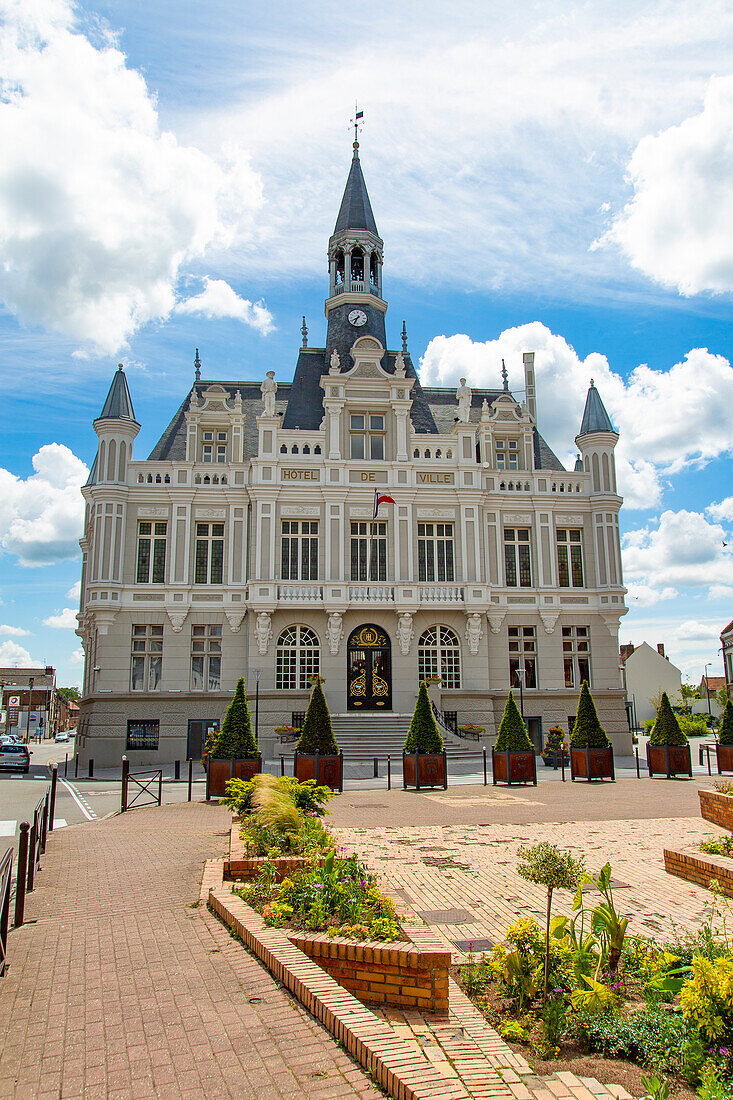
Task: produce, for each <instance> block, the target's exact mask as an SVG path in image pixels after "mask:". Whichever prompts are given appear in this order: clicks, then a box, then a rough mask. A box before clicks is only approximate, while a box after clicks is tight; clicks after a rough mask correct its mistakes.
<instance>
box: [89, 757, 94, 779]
mask: <svg viewBox="0 0 733 1100" xmlns="http://www.w3.org/2000/svg"><path fill="white" fill-rule="evenodd" d="M89 778H90V779H93V778H94V760H93V759H92V757H91V756H90V757H89Z"/></svg>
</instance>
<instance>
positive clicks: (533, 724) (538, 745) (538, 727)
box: [527, 718, 543, 753]
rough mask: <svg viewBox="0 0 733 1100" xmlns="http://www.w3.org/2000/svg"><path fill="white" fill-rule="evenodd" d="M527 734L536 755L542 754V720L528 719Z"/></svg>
mask: <svg viewBox="0 0 733 1100" xmlns="http://www.w3.org/2000/svg"><path fill="white" fill-rule="evenodd" d="M527 733H528V734H529V739H530V741H531V742H532V746H533V748H534V751H535V753H541V752H542V748H543V745H542V719H541V718H528V719H527Z"/></svg>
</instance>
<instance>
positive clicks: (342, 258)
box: [326, 141, 387, 371]
mask: <svg viewBox="0 0 733 1100" xmlns="http://www.w3.org/2000/svg"><path fill="white" fill-rule="evenodd" d="M383 249H384V242H383V241H382V238H381V237H380V236H379V233H378V232H377V223H376V222H375V220H374V214H373V213H372V206H371V203H370V202H369V195H368V193H367V189H366V183H365V182H364V176H363V174H362V171H361V164H360V162H359V142H358V141H355V142H354V156H353V159H352V161H351V168H350V170H349V178H348V179H347V181H346V188H345V190H344V197H343V198H342V200H341V208H340V209H339V214H338V218H337V219H336V227H335V229H334V231H333V235H332V236H331V239H330V240H329V242H328V272H329V289H328V298H327V300H326V319H327V321H328V332H327V335H326V363H329V362H330V358H331V353H332V352H333V351H337V352H338V354H339V357H340V359H341V370H342V371H343V370H350V369H351V367H352V366H353V362H352V360H351V357H350V355H349V352H350V350H351V348H352V347H353V345H354V342H355V340H357V339H358V337H360V336H375V337H376V338H377V340H379V342H380V344H381V345H382V347H383V348H386V346H387V338H386V334H385V327H384V315H385V313H386V312H387V303H386V302H385V301H384V299H383V298H382V262H383Z"/></svg>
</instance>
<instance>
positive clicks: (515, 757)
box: [491, 749, 537, 787]
mask: <svg viewBox="0 0 733 1100" xmlns="http://www.w3.org/2000/svg"><path fill="white" fill-rule="evenodd" d="M491 770H492V772H493V779H492V783H493V784H494V786H496V784H497V783H506V784H507V785H508V786H510V787H511V785H512V783H534V785H535V787H536V786H537V758H536V756H535V754H534V749H531V750H530V749H527V750H526V751H522V752H510V751H509V749H507V750H506V752H497V751H496V749H492V750H491Z"/></svg>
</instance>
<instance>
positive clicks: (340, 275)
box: [336, 249, 344, 286]
mask: <svg viewBox="0 0 733 1100" xmlns="http://www.w3.org/2000/svg"><path fill="white" fill-rule="evenodd" d="M343 281H344V254H343V252H342V251H341V249H339V251H338V252H337V253H336V285H337V286H338V285H340V284H342V283H343Z"/></svg>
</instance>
